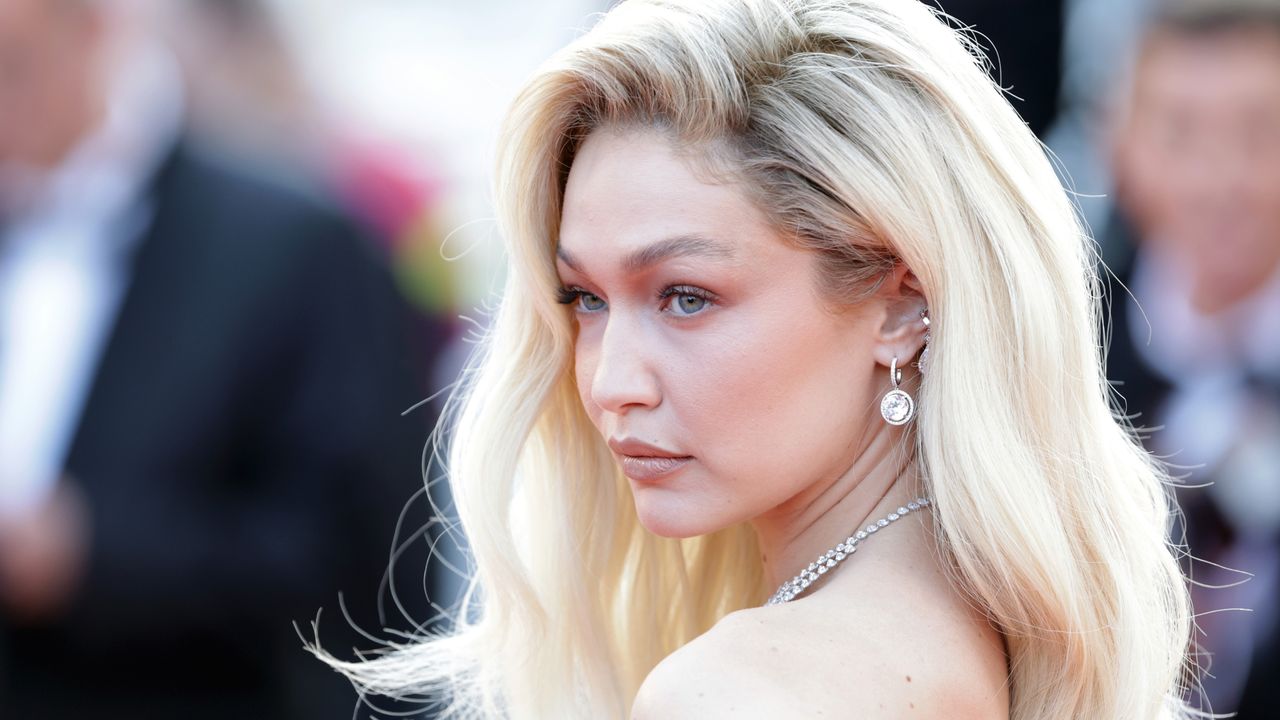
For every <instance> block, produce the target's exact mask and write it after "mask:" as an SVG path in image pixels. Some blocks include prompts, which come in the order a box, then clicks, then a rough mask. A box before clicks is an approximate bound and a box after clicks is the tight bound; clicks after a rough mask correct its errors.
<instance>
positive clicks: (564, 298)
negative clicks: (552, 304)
mask: <svg viewBox="0 0 1280 720" xmlns="http://www.w3.org/2000/svg"><path fill="white" fill-rule="evenodd" d="M556 295H557V297H556V302H558V303H560V304H561V305H572V304H574V303H577V305H578V307H579V308H581V309H582V310H583V311H585V312H596V311H598V310H603V309H604V307H605V302H604V300H603V299H601V298H600V296H599V295H593V294H591V293H589V292H587V291H586V290H583V289H582V288H578V287H570V288H560V290H559V291H558V292H557V293H556ZM579 300H581V302H578V301H579Z"/></svg>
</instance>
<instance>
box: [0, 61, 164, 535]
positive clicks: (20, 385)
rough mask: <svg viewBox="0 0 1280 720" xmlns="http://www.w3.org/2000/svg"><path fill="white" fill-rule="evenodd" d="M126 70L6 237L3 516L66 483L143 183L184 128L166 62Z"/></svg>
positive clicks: (0, 379)
mask: <svg viewBox="0 0 1280 720" xmlns="http://www.w3.org/2000/svg"><path fill="white" fill-rule="evenodd" d="M118 69H119V72H118V73H117V74H116V76H115V78H114V81H113V82H112V83H111V85H110V87H109V93H108V104H107V108H106V113H105V117H104V121H103V123H102V125H101V126H100V127H99V128H98V129H97V130H95V131H94V132H93V133H92V134H91V135H90V136H88V137H86V138H85V139H84V140H82V141H81V142H80V144H79V145H77V146H76V147H75V148H74V149H73V151H72V152H71V153H70V154H69V155H68V157H67V159H66V160H65V161H64V162H63V163H62V165H60V166H59V167H57V168H55V169H53V170H52V171H49V172H48V173H44V174H43V176H42V177H40V178H39V185H38V187H36V188H35V191H34V193H33V194H32V195H31V196H30V198H31V201H30V202H26V203H24V205H23V206H22V209H21V211H20V212H19V213H18V214H17V215H16V216H15V217H12V218H10V220H9V223H8V225H7V226H5V227H4V228H3V230H2V231H3V235H2V236H0V515H10V516H12V515H14V514H18V513H22V512H24V511H26V510H28V509H30V508H32V507H34V506H36V505H37V504H38V503H40V502H41V501H42V499H43V498H44V497H45V496H46V494H47V493H48V492H49V490H50V489H52V488H53V487H54V485H55V483H56V482H57V481H58V480H59V478H60V476H61V474H62V468H63V466H64V464H65V462H66V455H67V453H68V451H69V449H70V444H71V441H72V439H73V435H74V432H75V428H76V426H77V425H78V421H79V418H80V414H81V412H82V411H83V406H84V402H85V400H86V398H87V396H88V392H89V388H90V387H91V385H92V380H93V375H94V373H95V371H96V369H97V366H98V362H99V360H100V356H101V354H102V350H103V349H104V346H105V344H106V340H107V338H108V337H109V334H110V330H111V328H112V326H113V325H114V323H115V318H116V315H117V312H118V310H119V305H120V301H121V299H122V298H123V296H124V292H125V289H126V287H127V285H128V283H129V279H130V278H129V273H128V264H127V260H128V257H129V251H130V250H131V248H132V246H133V245H134V244H135V243H136V242H137V241H138V239H139V238H140V237H141V234H142V232H143V231H144V230H145V228H146V226H147V225H148V224H149V222H150V211H149V209H148V208H147V207H146V206H145V203H144V202H143V200H144V198H143V192H144V191H145V186H144V184H145V183H146V182H147V180H148V178H149V177H150V175H151V173H152V172H153V171H154V170H155V168H156V166H157V165H158V163H159V162H160V161H161V159H162V154H163V153H164V152H165V151H166V150H167V149H168V148H169V147H170V146H171V145H172V143H173V141H174V139H175V138H176V136H177V133H178V129H179V126H180V123H181V115H182V91H181V85H180V82H179V80H178V73H177V70H176V67H175V65H174V62H173V60H172V59H171V58H170V57H169V56H168V55H166V54H165V53H163V52H161V51H159V50H157V49H155V48H150V49H146V50H139V51H138V52H136V53H135V54H133V55H131V56H130V57H129V58H128V59H127V60H125V61H123V62H122V63H121V64H120V66H119V68H118ZM24 172H25V174H26V175H28V176H31V177H33V178H34V177H36V175H35V174H34V173H32V172H30V171H24Z"/></svg>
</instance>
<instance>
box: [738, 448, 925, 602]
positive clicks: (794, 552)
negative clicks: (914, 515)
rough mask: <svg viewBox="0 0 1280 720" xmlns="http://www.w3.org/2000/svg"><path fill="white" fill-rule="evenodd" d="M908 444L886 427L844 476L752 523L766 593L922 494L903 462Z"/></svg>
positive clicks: (911, 463) (911, 465) (911, 462)
mask: <svg viewBox="0 0 1280 720" xmlns="http://www.w3.org/2000/svg"><path fill="white" fill-rule="evenodd" d="M909 442H910V439H909V438H908V437H907V436H905V435H904V434H903V431H902V430H901V429H899V428H891V427H889V426H885V427H884V428H882V429H881V431H880V432H877V433H876V434H875V436H874V437H873V438H872V439H871V441H870V443H869V444H868V445H867V446H866V447H865V448H864V449H863V452H862V453H860V454H859V455H858V457H857V459H856V460H855V461H854V462H853V464H852V465H851V466H850V467H849V469H848V470H846V471H845V472H844V473H842V474H841V475H839V476H838V477H836V478H835V479H834V480H825V481H820V482H815V483H814V484H813V485H810V486H809V487H807V488H806V489H805V490H803V491H801V492H800V493H799V494H797V495H796V496H795V497H793V498H791V499H790V500H788V501H786V502H785V503H783V504H782V505H779V506H778V507H777V508H774V509H773V510H772V511H770V512H768V513H766V514H764V515H761V516H759V517H757V518H756V519H754V520H752V526H753V527H754V528H755V531H756V536H757V538H758V540H759V544H760V551H761V553H762V560H763V563H764V577H765V581H766V582H767V587H768V589H769V591H770V592H772V591H773V589H774V588H776V587H778V586H779V585H780V584H782V583H783V582H784V581H786V580H790V579H791V578H792V577H794V576H795V574H796V573H798V572H800V570H801V568H802V567H805V566H807V565H808V564H809V562H810V561H812V560H813V558H814V557H816V556H817V555H819V554H821V553H824V552H826V551H827V550H829V549H831V548H832V547H834V546H835V545H836V543H839V542H840V541H842V540H844V539H845V538H846V537H848V536H849V535H850V534H851V533H853V532H854V531H855V530H857V529H858V528H861V527H863V526H864V525H866V524H867V523H868V521H870V520H876V519H879V518H880V517H882V516H884V515H887V514H888V513H890V512H892V511H893V509H895V508H897V507H898V506H900V505H905V504H906V503H907V501H908V500H912V499H915V497H917V496H918V495H920V494H922V493H921V492H920V486H919V478H918V475H917V472H916V462H915V459H914V457H909V456H908V457H904V443H909ZM882 510H883V512H882Z"/></svg>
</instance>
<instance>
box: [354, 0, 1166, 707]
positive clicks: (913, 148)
mask: <svg viewBox="0 0 1280 720" xmlns="http://www.w3.org/2000/svg"><path fill="white" fill-rule="evenodd" d="M497 198H498V202H499V206H500V214H501V219H502V224H503V228H504V231H505V236H506V238H507V240H508V243H509V250H510V261H511V262H510V275H509V278H508V284H507V288H506V292H505V296H504V298H503V301H502V304H501V307H500V310H499V311H498V313H497V316H496V317H495V319H494V322H493V325H492V328H491V330H490V332H489V334H488V336H487V338H486V341H485V344H484V346H483V352H481V353H480V354H479V356H478V365H477V367H476V368H475V370H474V372H473V373H471V374H470V375H469V376H468V383H467V386H466V388H465V392H464V393H463V394H461V395H460V396H459V397H457V398H455V404H456V408H457V410H458V412H457V413H455V414H456V415H457V419H456V435H455V437H454V438H453V440H452V450H451V453H450V467H449V471H450V474H451V482H452V483H453V492H454V496H455V499H456V502H457V508H458V513H459V515H460V517H461V520H462V524H463V527H464V529H465V531H466V533H467V536H468V538H469V541H470V544H471V548H472V550H473V552H474V554H475V564H476V567H475V570H476V572H475V581H474V584H473V586H472V589H473V591H475V592H473V593H471V594H470V596H469V598H468V602H467V603H466V604H465V607H464V608H463V609H462V611H461V612H460V614H459V616H458V620H457V627H456V629H455V631H454V632H453V633H452V634H449V635H447V636H441V637H431V638H425V639H422V640H420V641H419V642H416V643H413V644H408V645H404V646H400V647H397V648H395V649H394V651H392V652H390V653H388V654H386V655H385V656H382V657H379V658H377V659H374V660H372V661H370V662H368V663H364V664H342V663H338V662H337V661H335V660H332V659H330V662H332V663H333V664H334V665H335V666H337V667H338V668H339V669H341V670H343V671H345V672H347V673H348V674H349V675H350V676H351V677H352V678H353V679H354V680H355V681H356V682H357V683H358V685H359V686H360V687H361V688H363V689H366V690H369V691H372V692H379V693H389V694H394V695H406V694H422V695H426V696H431V697H447V698H448V700H449V701H450V702H451V704H452V708H453V709H454V710H455V711H457V712H458V713H459V714H460V715H462V716H466V717H473V716H474V717H497V716H509V717H517V718H570V717H575V718H576V717H584V718H587V717H589V718H603V717H625V716H627V714H628V713H633V715H632V716H633V717H636V718H644V719H648V718H679V717H697V718H720V717H778V716H783V717H817V716H827V717H833V716H835V717H943V716H945V717H950V718H979V717H981V718H992V717H1010V718H1015V719H1019V720H1021V719H1030V718H1036V719H1042V718H1083V717H1088V718H1150V717H1155V716H1159V715H1164V716H1172V715H1181V714H1182V713H1183V708H1182V704H1181V701H1180V700H1179V698H1180V697H1181V693H1180V682H1181V678H1182V673H1183V670H1184V664H1185V657H1186V649H1187V644H1188V641H1189V639H1190V619H1189V608H1188V605H1187V601H1186V597H1185V591H1184V586H1183V581H1182V577H1181V574H1180V572H1179V570H1178V568H1177V564H1176V562H1175V560H1174V555H1173V553H1172V552H1171V549H1170V546H1169V545H1168V543H1167V542H1166V539H1165V527H1166V521H1167V519H1168V515H1169V504H1168V500H1167V498H1166V493H1165V488H1164V485H1163V481H1164V480H1165V476H1164V475H1163V474H1162V472H1161V471H1160V470H1159V469H1158V468H1157V467H1155V466H1153V464H1152V462H1151V461H1150V460H1149V459H1148V457H1147V456H1146V455H1145V454H1144V453H1143V452H1142V451H1141V450H1140V446H1139V445H1138V444H1137V443H1136V442H1135V440H1134V439H1133V436H1132V434H1131V432H1130V431H1129V429H1128V428H1126V427H1125V426H1123V425H1122V424H1120V422H1119V421H1117V420H1116V419H1115V417H1114V416H1113V414H1112V411H1111V407H1110V403H1109V391H1108V387H1107V385H1106V384H1105V382H1104V379H1103V377H1102V374H1101V372H1100V369H1099V368H1100V365H1101V361H1100V351H1099V348H1098V346H1097V344H1096V342H1095V338H1096V337H1097V335H1096V333H1097V330H1098V327H1097V324H1096V323H1097V321H1098V319H1099V317H1100V315H1099V308H1098V305H1097V302H1096V299H1095V298H1096V291H1097V278H1096V276H1095V271H1094V269H1093V267H1094V264H1093V263H1094V256H1093V254H1092V253H1093V249H1092V245H1091V244H1090V242H1089V241H1088V239H1087V237H1086V236H1085V235H1084V234H1083V233H1082V231H1081V228H1080V227H1079V225H1078V223H1077V221H1076V219H1075V216H1074V214H1073V211H1072V207H1071V205H1070V204H1069V202H1068V200H1067V198H1066V197H1065V195H1064V193H1063V191H1062V190H1061V189H1060V186H1059V184H1058V181H1057V179H1056V177H1055V175H1054V173H1053V171H1052V169H1051V167H1050V165H1049V162H1048V161H1047V160H1046V158H1045V156H1044V154H1043V152H1042V150H1041V148H1040V146H1039V145H1038V144H1037V142H1036V141H1035V139H1034V138H1033V136H1032V135H1031V133H1030V132H1029V131H1028V130H1027V129H1026V127H1025V126H1024V125H1023V124H1022V123H1021V121H1020V120H1019V119H1018V117H1017V116H1016V114H1015V113H1014V111H1013V110H1012V109H1011V108H1010V106H1009V105H1008V104H1007V103H1006V101H1005V100H1004V99H1003V97H1002V96H1001V94H1000V92H999V91H998V89H997V88H996V87H995V86H994V85H993V84H992V83H991V82H990V81H989V80H988V78H987V76H986V75H985V73H984V72H983V70H982V68H981V67H980V65H979V64H978V62H977V61H976V60H975V58H974V54H972V53H971V51H970V48H969V47H968V46H967V45H966V44H965V42H964V40H963V38H961V37H960V36H958V35H957V34H956V33H954V32H953V31H952V30H950V29H949V28H948V27H947V26H946V25H945V24H944V23H943V22H941V21H940V20H939V19H938V18H937V17H935V15H934V13H933V12H932V11H931V10H929V9H928V8H926V7H925V6H924V5H922V4H919V3H916V2H907V1H905V0H841V1H836V0H631V1H630V2H626V3H623V4H622V5H621V6H620V7H618V8H617V9H615V10H614V11H612V12H610V13H609V14H608V15H607V16H606V17H605V18H604V19H603V20H602V21H601V22H600V23H599V24H598V25H597V26H596V27H595V28H594V29H593V30H592V31H591V32H590V33H588V34H587V35H586V36H584V37H583V38H581V39H580V40H578V41H577V42H575V43H574V44H572V45H570V46H569V47H568V48H566V49H565V50H563V51H561V52H560V53H559V54H557V55H556V56H555V57H554V58H552V59H551V60H550V61H549V62H548V63H547V64H546V65H544V66H543V68H542V69H541V70H540V71H539V72H538V73H537V75H536V76H535V77H534V78H533V79H532V80H531V81H530V82H529V84H528V86H527V87H526V88H525V89H524V91H523V92H522V93H521V94H520V96H519V98H518V99H517V101H516V102H515V105H514V107H513V108H512V110H511V113H510V116H509V119H508V122H507V125H506V129H505V135H504V140H503V145H502V150H501V160H500V164H499V168H498V180H497ZM557 301H558V302H557ZM922 371H923V372H922Z"/></svg>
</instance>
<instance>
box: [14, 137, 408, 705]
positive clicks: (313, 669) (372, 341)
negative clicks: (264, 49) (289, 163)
mask: <svg viewBox="0 0 1280 720" xmlns="http://www.w3.org/2000/svg"><path fill="white" fill-rule="evenodd" d="M317 197H318V196H317ZM149 203H150V205H151V207H152V208H153V211H154V215H153V221H152V222H151V224H150V225H149V228H148V229H147V231H146V233H145V236H144V238H143V239H142V241H141V242H140V244H139V245H138V246H137V248H136V251H135V252H134V254H133V256H132V259H131V263H132V281H131V285H130V286H129V288H128V290H127V293H126V295H125V298H124V301H123V303H122V305H121V309H120V313H119V315H118V318H117V321H116V324H115V326H114V328H113V330H112V332H111V335H110V339H109V342H108V343H107V346H106V349H105V352H104V353H103V356H102V358H101V362H100V364H99V367H98V369H97V372H96V375H95V379H94V381H93V385H92V390H91V392H90V394H89V397H88V400H87V403H86V406H85V409H84V411H83V413H82V416H81V418H80V421H79V425H78V429H77V431H76V433H75V436H74V441H73V443H72V447H71V450H70V453H69V458H68V460H67V463H66V472H67V474H68V475H69V476H70V477H72V478H73V479H75V480H76V481H78V482H79V483H81V484H82V486H83V488H84V491H85V493H86V495H87V498H88V501H89V504H90V512H91V517H92V528H91V550H90V553H91V556H90V560H89V567H88V571H87V577H86V578H85V581H84V583H83V585H82V587H81V589H80V592H79V593H78V595H77V597H76V599H75V602H74V606H73V607H72V608H71V610H70V611H69V612H68V613H67V614H66V615H65V616H64V617H61V618H60V619H58V620H57V621H55V622H52V623H49V624H46V625H42V626H40V627H9V628H6V629H5V632H4V633H3V639H2V640H0V650H2V651H3V656H2V657H0V675H2V676H3V687H0V716H3V717H4V718H6V719H11V718H13V719H17V718H42V719H44V718H48V719H52V720H57V719H60V718H72V717H74V718H94V719H95V720H112V719H114V718H120V719H121V720H123V719H124V718H129V719H130V720H142V719H144V718H221V719H231V718H236V719H239V718H304V717H305V718H308V719H312V718H319V719H323V718H335V719H338V718H342V719H343V720H345V719H346V718H349V717H351V711H352V708H353V705H354V703H355V700H356V698H355V694H354V692H353V691H352V689H351V687H350V685H349V684H348V683H347V682H346V681H345V680H344V679H342V678H341V677H340V676H338V675H337V674H335V673H333V672H332V671H330V670H328V668H326V667H324V666H323V665H322V664H321V663H320V662H319V661H317V660H316V659H314V658H312V657H311V656H310V655H308V654H307V653H306V652H305V651H304V650H303V649H302V641H301V640H300V639H299V638H298V636H297V634H296V633H295V631H294V628H293V626H292V624H291V623H292V621H295V620H296V621H298V623H299V625H300V626H302V628H303V630H304V631H306V632H308V634H309V628H308V627H307V626H308V623H309V621H310V620H311V619H312V618H313V617H314V616H315V613H316V611H317V609H318V608H320V607H321V606H324V607H325V608H326V609H325V614H324V622H322V624H321V637H322V639H324V640H325V641H326V646H327V647H328V648H329V649H331V650H333V651H334V652H335V653H337V654H339V655H345V656H349V655H350V649H351V646H352V645H353V644H357V640H356V639H355V638H354V637H353V636H352V635H351V634H350V633H347V632H344V631H343V628H345V626H346V622H345V620H344V619H343V617H342V613H341V611H340V609H339V607H338V602H337V600H338V593H339V591H342V592H344V594H345V597H346V598H347V600H348V605H349V607H351V608H353V613H354V614H355V616H356V618H357V619H358V620H360V621H362V622H363V623H365V624H366V625H367V626H368V627H370V628H371V629H375V630H376V629H377V628H378V627H379V624H378V620H377V617H376V614H375V613H374V612H373V607H374V602H375V598H376V595H377V591H378V583H379V580H380V579H381V576H382V573H383V571H384V570H385V568H386V565H387V559H388V552H389V549H390V543H391V534H392V531H393V529H394V527H395V521H396V517H397V515H398V513H399V512H400V510H401V509H402V507H403V506H404V504H405V502H406V501H408V500H409V498H410V496H411V495H412V494H413V493H414V492H415V491H416V490H417V489H418V488H420V487H421V476H420V469H419V463H420V455H421V451H422V447H423V445H424V444H425V442H426V438H427V429H428V427H429V425H430V423H431V421H432V418H430V417H428V416H427V415H428V414H427V413H423V412H415V413H411V414H409V415H408V416H405V417H402V416H401V413H402V412H403V411H404V410H405V409H406V408H408V407H409V406H410V405H413V404H414V403H415V402H417V401H418V400H419V399H421V398H422V397H424V396H425V395H426V392H425V387H424V383H423V382H421V381H420V378H425V376H426V369H427V367H428V366H427V361H428V358H429V357H430V355H431V354H432V352H428V351H433V348H430V347H424V346H423V345H424V344H419V345H418V346H417V347H414V346H413V344H412V341H411V339H410V338H411V337H414V336H415V333H416V330H415V328H413V326H412V323H413V319H412V317H411V315H410V314H409V313H408V311H407V309H406V308H405V306H404V305H403V304H402V302H401V300H400V298H399V296H398V295H397V293H396V292H395V290H394V287H393V282H392V279H391V276H390V273H389V270H388V268H387V267H386V265H385V262H384V260H383V259H382V258H381V257H380V255H379V253H378V251H377V249H376V248H375V247H374V246H373V245H372V244H371V243H369V242H368V241H367V239H366V238H365V237H364V236H363V235H362V234H361V232H360V231H359V229H358V228H357V226H356V225H355V224H354V223H352V222H351V221H349V220H348V219H347V218H345V217H344V216H343V215H342V214H341V213H339V212H337V211H335V210H334V209H333V208H331V207H329V206H327V205H326V204H324V203H323V202H321V201H320V200H318V199H316V198H312V197H310V196H307V195H305V194H304V193H302V192H298V191H295V190H293V189H290V188H289V187H287V186H286V185H285V184H283V183H277V182H274V181H269V180H266V179H264V177H261V176H259V175H258V174H256V173H255V172H252V171H249V170H246V169H244V168H239V167H237V166H236V165H235V164H234V163H232V162H230V161H227V160H225V159H215V158H213V157H212V156H209V155H206V154H203V153H201V152H199V151H196V150H194V149H193V148H191V147H190V146H187V145H185V144H183V145H179V146H178V147H177V148H175V149H174V151H173V152H172V153H171V154H170V156H169V157H168V159H167V160H166V161H165V162H164V164H163V165H162V167H161V168H160V170H159V171H158V172H157V174H156V176H155V178H154V181H153V183H152V186H151V191H150V195H149ZM411 522H413V521H411ZM422 562H423V559H422V558H420V557H416V558H410V559H407V560H406V561H405V563H406V566H408V565H415V563H416V567H417V568H418V570H419V572H420V570H421V567H422V564H421V563H422ZM407 595H408V596H409V597H421V594H420V593H419V594H417V595H414V594H413V593H407ZM417 609H418V611H419V615H418V617H417V619H418V620H422V619H424V618H423V617H422V613H423V612H424V610H423V609H422V608H417ZM392 624H393V625H395V623H392ZM401 626H403V627H407V625H404V624H401ZM359 645H360V646H361V647H368V646H369V645H370V643H368V642H362V643H359ZM366 714H367V713H366Z"/></svg>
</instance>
